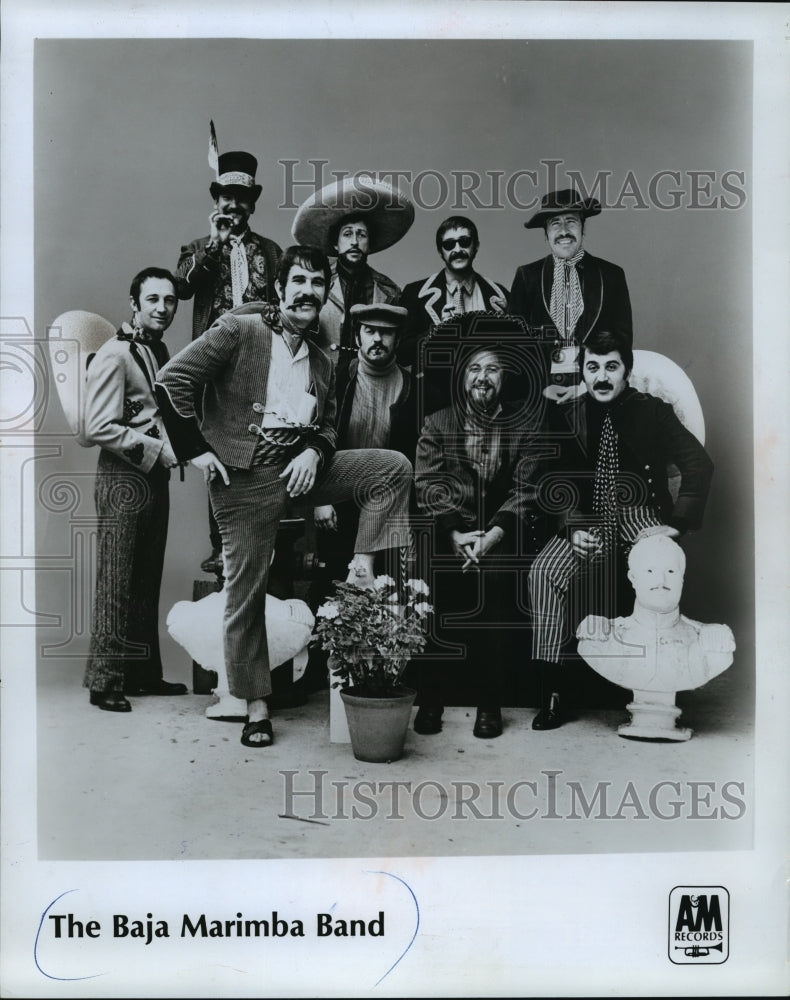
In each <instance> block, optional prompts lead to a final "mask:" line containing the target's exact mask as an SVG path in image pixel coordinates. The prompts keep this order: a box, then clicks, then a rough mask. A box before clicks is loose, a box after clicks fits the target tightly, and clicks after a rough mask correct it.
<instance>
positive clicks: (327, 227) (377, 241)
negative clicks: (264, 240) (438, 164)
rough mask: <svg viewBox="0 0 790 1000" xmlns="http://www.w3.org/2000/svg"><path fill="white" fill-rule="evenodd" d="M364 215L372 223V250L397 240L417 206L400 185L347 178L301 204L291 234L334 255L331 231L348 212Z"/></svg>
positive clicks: (409, 222) (361, 178) (383, 247)
mask: <svg viewBox="0 0 790 1000" xmlns="http://www.w3.org/2000/svg"><path fill="white" fill-rule="evenodd" d="M357 214H363V215H364V216H365V218H366V220H369V223H370V230H371V233H370V246H369V249H368V253H378V251H379V250H386V249H387V247H391V246H392V245H393V244H395V243H397V242H398V240H400V239H401V238H402V237H403V236H405V235H406V233H407V232H408V230H409V228H410V227H411V224H412V223H413V222H414V205H412V203H411V201H410V200H409V199H408V198H407V197H406V195H404V194H403V193H402V192H401V191H399V190H398V189H397V188H394V187H392V186H391V185H390V184H387V183H385V182H384V181H377V180H373V178H370V177H347V178H345V179H344V180H343V181H341V182H339V183H335V184H328V185H327V186H326V187H324V188H321V190H320V191H316V192H315V194H313V195H311V196H310V197H309V198H308V199H307V201H305V202H304V203H303V204H302V205H300V206H299V208H298V210H297V212H296V218H295V219H294V224H293V228H292V229H291V233H292V235H293V238H294V239H295V240H296V242H297V243H300V244H302V245H305V244H309V245H311V246H316V247H320V248H321V249H322V250H324V252H325V253H329V254H332V253H334V252H335V247H334V244H333V242H332V240H331V239H330V233H331V232H332V229H333V228H334V227H335V226H338V225H339V224H340V222H341V220H342V219H344V218H345V217H346V216H348V215H357Z"/></svg>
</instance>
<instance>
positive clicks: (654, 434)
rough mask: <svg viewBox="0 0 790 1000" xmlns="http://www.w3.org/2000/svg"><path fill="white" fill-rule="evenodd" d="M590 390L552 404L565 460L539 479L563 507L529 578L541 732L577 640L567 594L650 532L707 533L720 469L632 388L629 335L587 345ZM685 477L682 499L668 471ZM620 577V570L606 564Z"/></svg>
mask: <svg viewBox="0 0 790 1000" xmlns="http://www.w3.org/2000/svg"><path fill="white" fill-rule="evenodd" d="M579 361H580V367H581V373H582V377H583V379H584V384H585V387H586V393H585V394H583V395H582V396H580V397H579V398H577V399H576V400H574V401H573V402H572V403H566V404H559V403H550V404H549V406H550V411H549V415H548V426H549V434H550V438H551V440H552V441H553V442H554V444H555V447H556V452H557V454H556V458H554V459H552V461H551V462H549V463H547V465H546V466H544V470H543V473H542V475H541V476H540V477H539V481H538V486H537V491H538V503H539V504H540V505H541V506H542V507H543V509H544V510H545V511H547V512H548V511H550V510H552V509H553V510H554V512H555V513H556V507H557V504H558V503H561V504H562V507H563V509H562V511H561V513H560V516H559V519H558V521H559V524H558V528H559V530H558V533H557V534H556V535H554V537H553V538H551V539H550V540H549V541H548V543H547V544H546V546H545V547H544V548H543V550H542V551H541V552H540V553H539V554H538V556H537V558H536V559H535V562H534V563H533V565H532V567H531V569H530V574H529V594H530V603H531V608H532V618H533V638H532V655H533V660H534V664H535V667H536V668H537V669H538V671H539V672H540V680H541V707H540V711H539V712H538V714H537V715H536V716H535V718H534V720H533V722H532V728H533V729H556V728H557V727H558V726H560V725H561V724H562V722H563V716H562V711H561V708H560V688H561V678H562V668H561V666H560V660H561V658H562V648H563V645H564V643H565V641H566V639H567V638H568V634H569V630H568V625H569V623H568V593H569V590H570V587H571V584H572V583H573V581H574V579H575V578H576V577H577V576H578V575H579V574H580V573H581V572H583V571H585V570H589V569H591V568H593V567H594V565H595V563H596V561H598V560H602V559H611V557H612V556H614V555H615V554H616V550H617V548H618V546H619V547H620V548H623V549H625V550H627V549H630V547H631V546H632V545H633V544H634V542H636V541H637V540H638V539H639V538H642V537H644V536H646V535H648V534H659V533H660V534H666V535H669V536H670V537H673V538H677V537H678V536H679V535H682V534H683V532H685V531H687V530H689V529H696V528H699V527H700V525H701V523H702V515H703V511H704V508H705V503H706V501H707V496H708V491H709V488H710V481H711V477H712V475H713V463H712V462H711V460H710V458H709V457H708V455H707V453H706V451H705V449H704V448H703V447H702V445H701V444H700V443H699V441H697V439H696V438H695V437H694V435H693V434H692V433H691V432H690V431H688V430H686V428H685V427H684V426H683V424H682V423H681V422H680V420H679V419H678V418H677V416H676V415H675V412H674V410H673V409H672V407H671V406H670V404H669V403H665V402H664V401H663V400H660V399H658V398H657V397H656V396H651V395H649V394H647V393H642V392H637V391H636V390H635V389H632V388H631V387H630V386H629V385H628V376H629V374H630V372H631V369H632V368H633V361H634V359H633V352H632V350H631V347H630V343H629V339H628V338H627V337H626V336H625V335H623V334H622V333H609V332H607V331H601V332H598V333H594V334H592V335H591V336H590V337H589V338H588V339H587V341H586V342H585V343H583V344H582V345H581V347H580V357H579ZM669 464H673V465H675V466H676V467H677V469H678V470H679V471H680V475H681V483H680V488H679V491H678V495H677V499H676V500H674V501H673V499H672V497H671V495H670V493H669V488H668V485H667V474H666V468H667V465H669ZM607 570H608V571H611V566H610V565H609V566H607Z"/></svg>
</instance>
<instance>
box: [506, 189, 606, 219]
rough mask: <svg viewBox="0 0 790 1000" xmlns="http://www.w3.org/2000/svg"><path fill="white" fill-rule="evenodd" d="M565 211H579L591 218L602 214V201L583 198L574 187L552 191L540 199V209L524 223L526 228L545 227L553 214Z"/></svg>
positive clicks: (580, 213)
mask: <svg viewBox="0 0 790 1000" xmlns="http://www.w3.org/2000/svg"><path fill="white" fill-rule="evenodd" d="M563 212H578V213H579V215H580V216H581V218H582V219H583V220H584V219H589V218H590V217H591V216H593V215H600V214H601V203H600V202H599V201H598V200H597V199H596V198H582V197H580V195H579V194H578V192H577V191H574V190H573V188H566V189H565V190H564V191H552V192H550V193H549V194H544V195H543V197H542V198H541V199H540V210H539V211H537V212H535V214H534V215H533V216H532V218H531V219H530V220H529V221H528V222H525V223H524V228H525V229H545V228H546V223H547V222H548V220H549V219H550V218H551V217H552V216H553V215H561V214H562V213H563Z"/></svg>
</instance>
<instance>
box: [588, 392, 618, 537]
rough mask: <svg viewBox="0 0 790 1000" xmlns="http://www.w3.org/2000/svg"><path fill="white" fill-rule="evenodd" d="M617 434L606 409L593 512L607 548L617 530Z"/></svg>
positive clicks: (594, 489) (596, 472)
mask: <svg viewBox="0 0 790 1000" xmlns="http://www.w3.org/2000/svg"><path fill="white" fill-rule="evenodd" d="M618 472H619V461H618V455H617V433H616V431H615V429H614V427H613V426H612V415H611V413H610V411H609V410H608V409H607V411H606V416H605V417H604V420H603V425H602V427H601V440H600V442H599V444H598V460H597V462H596V465H595V482H594V484H593V512H594V513H595V514H597V515H598V516H599V517H600V519H601V530H602V540H603V542H604V545H605V546H606V547H608V546H609V545H610V544H611V542H612V541H613V540H614V536H615V532H616V530H617V474H618Z"/></svg>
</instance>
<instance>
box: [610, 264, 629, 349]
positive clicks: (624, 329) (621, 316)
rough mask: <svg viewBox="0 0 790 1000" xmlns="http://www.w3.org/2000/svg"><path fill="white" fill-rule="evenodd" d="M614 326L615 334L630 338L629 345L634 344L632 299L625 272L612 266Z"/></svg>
mask: <svg viewBox="0 0 790 1000" xmlns="http://www.w3.org/2000/svg"><path fill="white" fill-rule="evenodd" d="M611 267H612V320H611V322H612V326H613V327H614V328H615V332H618V333H620V334H622V335H623V336H626V337H628V343H629V345H630V344H633V342H634V323H633V317H632V315H631V297H630V295H629V294H628V285H627V284H626V280H625V271H624V270H623V269H622V268H621V267H618V266H617V265H616V264H612V265H611Z"/></svg>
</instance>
